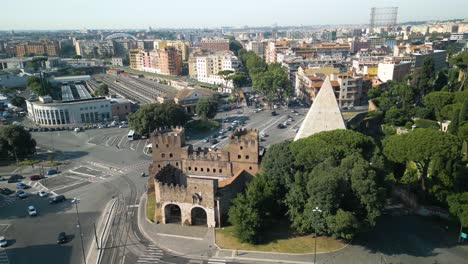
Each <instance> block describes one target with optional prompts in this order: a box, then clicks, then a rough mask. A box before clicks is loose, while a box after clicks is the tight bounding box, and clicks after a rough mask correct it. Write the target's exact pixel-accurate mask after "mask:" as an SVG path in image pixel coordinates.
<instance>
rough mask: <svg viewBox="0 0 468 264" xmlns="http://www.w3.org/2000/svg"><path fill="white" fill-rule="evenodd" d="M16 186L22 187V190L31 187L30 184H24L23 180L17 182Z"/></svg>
mask: <svg viewBox="0 0 468 264" xmlns="http://www.w3.org/2000/svg"><path fill="white" fill-rule="evenodd" d="M16 188H18V189H21V190H24V189H28V188H29V185H27V184H24V183H22V182H18V183H17V184H16Z"/></svg>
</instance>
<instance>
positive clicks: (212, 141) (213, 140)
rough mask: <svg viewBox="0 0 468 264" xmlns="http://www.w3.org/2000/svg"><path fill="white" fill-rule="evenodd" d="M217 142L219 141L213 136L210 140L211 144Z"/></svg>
mask: <svg viewBox="0 0 468 264" xmlns="http://www.w3.org/2000/svg"><path fill="white" fill-rule="evenodd" d="M218 142H219V141H218V140H217V139H216V138H213V139H212V140H211V143H213V144H216V143H218Z"/></svg>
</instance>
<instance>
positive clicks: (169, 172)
mask: <svg viewBox="0 0 468 264" xmlns="http://www.w3.org/2000/svg"><path fill="white" fill-rule="evenodd" d="M151 141H152V162H151V164H150V166H149V175H150V176H151V177H150V180H149V188H148V195H154V196H155V198H156V210H155V218H154V219H155V220H156V221H158V222H161V223H163V224H168V223H177V224H182V225H203V226H208V227H215V225H216V223H219V222H220V220H221V216H222V215H225V214H226V213H227V209H228V207H229V204H230V201H231V199H233V198H234V197H235V195H237V193H239V192H241V191H242V190H243V188H244V185H245V182H246V181H247V180H248V178H251V177H252V176H253V175H255V173H257V172H258V168H259V156H258V153H259V140H258V131H256V130H237V131H235V132H234V133H233V135H232V136H231V137H230V138H229V143H228V145H227V146H226V147H225V148H223V149H201V148H194V147H192V146H191V145H187V144H186V143H185V130H184V128H182V127H174V128H159V129H157V130H155V131H154V132H153V133H152V135H151Z"/></svg>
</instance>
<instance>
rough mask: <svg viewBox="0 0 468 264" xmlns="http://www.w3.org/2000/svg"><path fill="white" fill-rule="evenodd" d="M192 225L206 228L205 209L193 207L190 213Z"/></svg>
mask: <svg viewBox="0 0 468 264" xmlns="http://www.w3.org/2000/svg"><path fill="white" fill-rule="evenodd" d="M190 216H191V219H192V225H194V226H208V221H207V216H206V211H205V209H203V208H201V207H194V208H192V211H191V212H190Z"/></svg>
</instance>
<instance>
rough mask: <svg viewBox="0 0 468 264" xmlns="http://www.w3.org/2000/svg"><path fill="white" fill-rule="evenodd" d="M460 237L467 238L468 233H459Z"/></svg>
mask: <svg viewBox="0 0 468 264" xmlns="http://www.w3.org/2000/svg"><path fill="white" fill-rule="evenodd" d="M460 237H461V238H463V239H467V238H468V235H467V234H466V233H460Z"/></svg>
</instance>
